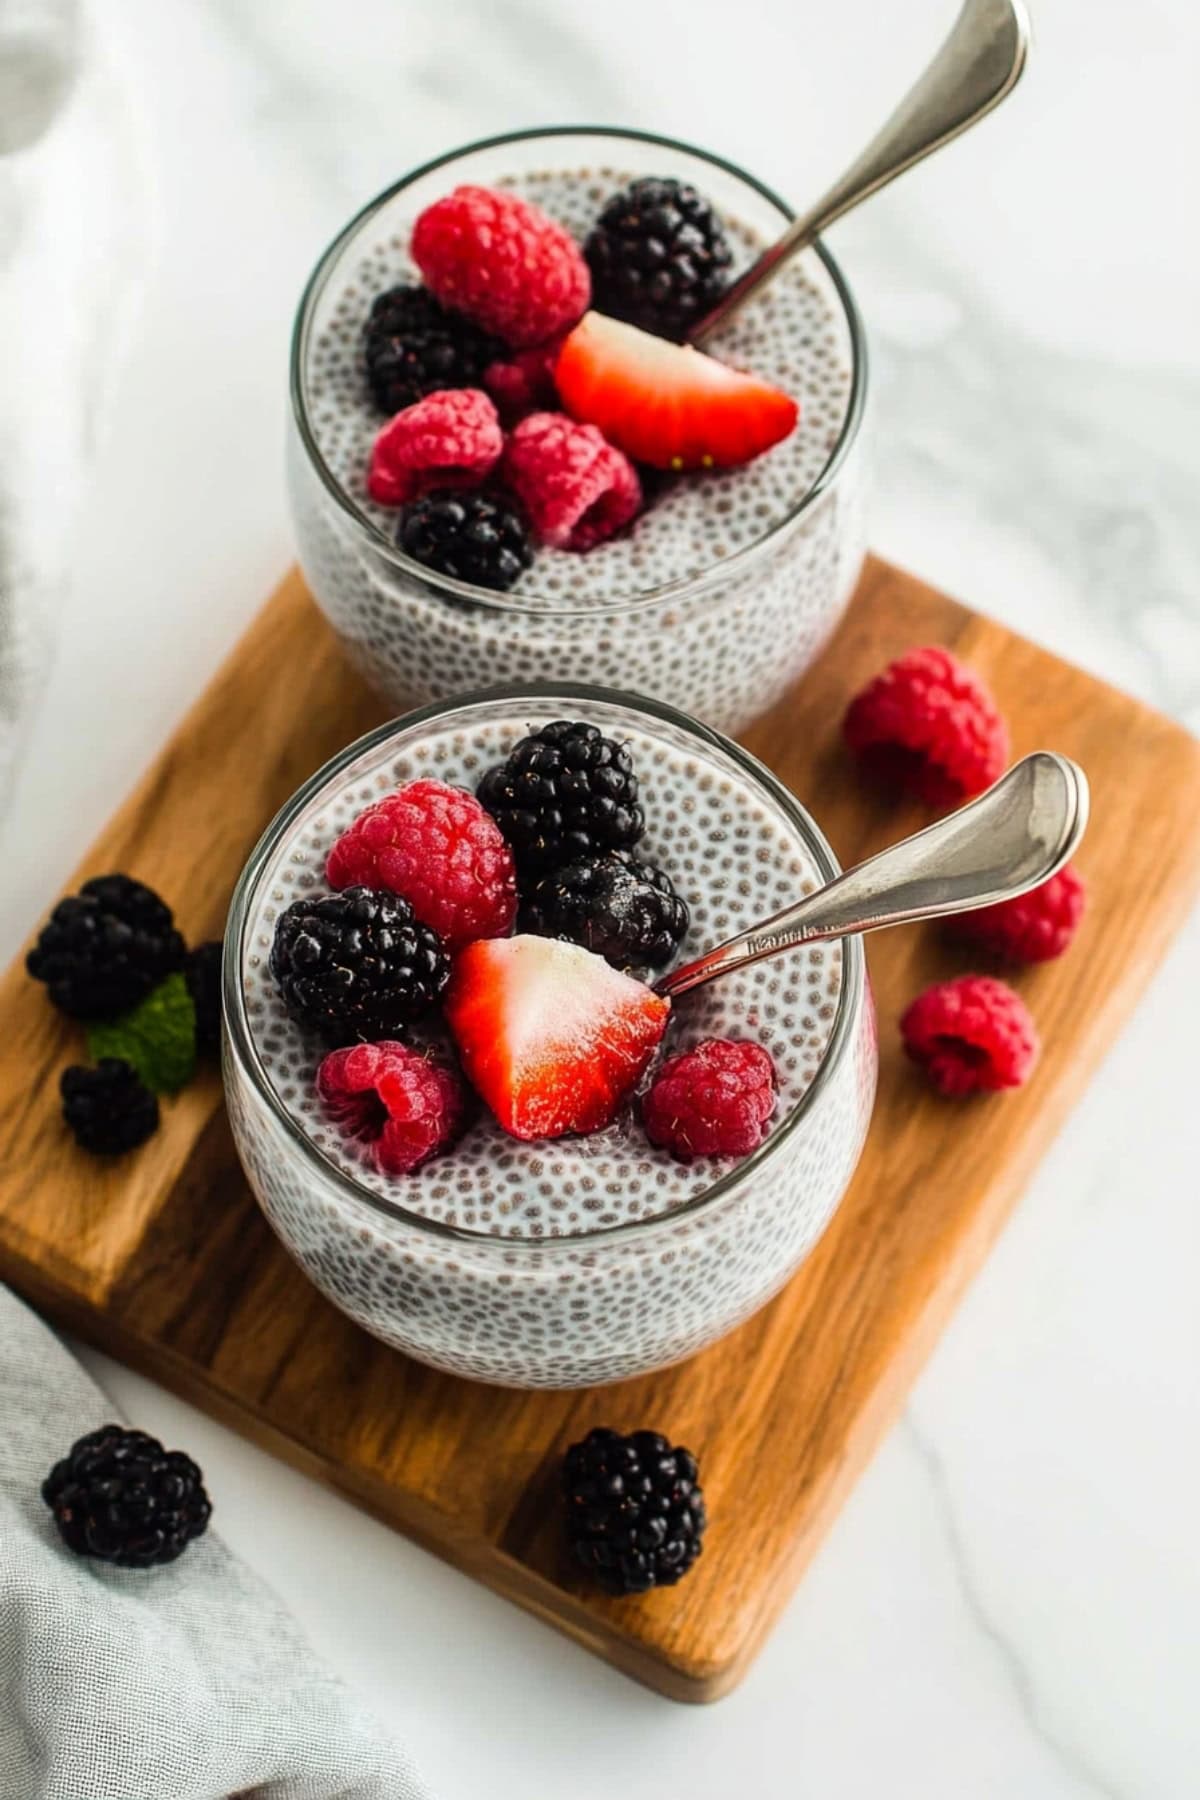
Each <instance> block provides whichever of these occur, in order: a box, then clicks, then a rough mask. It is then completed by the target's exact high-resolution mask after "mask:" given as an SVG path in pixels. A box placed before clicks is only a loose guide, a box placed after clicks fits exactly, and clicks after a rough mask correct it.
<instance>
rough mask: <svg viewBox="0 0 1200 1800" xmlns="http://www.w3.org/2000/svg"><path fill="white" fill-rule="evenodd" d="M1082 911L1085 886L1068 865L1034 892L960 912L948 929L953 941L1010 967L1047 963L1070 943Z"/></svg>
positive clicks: (1076, 872)
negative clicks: (1002, 959)
mask: <svg viewBox="0 0 1200 1800" xmlns="http://www.w3.org/2000/svg"><path fill="white" fill-rule="evenodd" d="M1086 909H1087V885H1086V883H1085V882H1084V879H1083V876H1082V875H1080V873H1079V872H1078V870H1077V869H1076V868H1075V867H1074V866H1073V864H1071V863H1068V864H1067V865H1066V867H1065V868H1063V869H1060V870H1059V871H1058V874H1057V875H1052V876H1051V877H1050V879H1049V881H1046V882H1043V883H1042V885H1041V887H1039V888H1034V890H1033V892H1032V893H1030V894H1019V895H1018V896H1017V898H1016V899H1015V900H1001V901H1000V902H999V903H998V904H997V905H996V906H981V907H980V908H979V909H978V911H976V912H969V913H959V914H958V915H957V916H956V917H955V918H953V919H950V920H949V921H948V928H949V931H950V934H951V936H953V937H955V938H960V939H962V940H963V942H964V943H969V944H976V945H978V946H979V948H980V949H981V950H988V951H990V952H991V954H992V955H993V956H1003V957H1005V958H1007V960H1008V961H1009V962H1018V963H1039V962H1051V961H1052V960H1053V958H1054V957H1056V956H1061V955H1062V953H1063V951H1064V950H1066V949H1067V947H1068V945H1069V944H1070V943H1071V941H1072V940H1073V938H1074V936H1075V933H1076V932H1077V931H1078V929H1079V925H1080V921H1081V920H1082V918H1083V915H1084V912H1085V911H1086Z"/></svg>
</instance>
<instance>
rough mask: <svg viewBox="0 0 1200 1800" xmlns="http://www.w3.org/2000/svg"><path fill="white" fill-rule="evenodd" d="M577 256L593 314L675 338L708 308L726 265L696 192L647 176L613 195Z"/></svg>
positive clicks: (712, 217) (724, 282) (721, 287)
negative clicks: (588, 279) (586, 271)
mask: <svg viewBox="0 0 1200 1800" xmlns="http://www.w3.org/2000/svg"><path fill="white" fill-rule="evenodd" d="M583 254H584V257H585V258H586V260H587V264H588V267H589V268H590V270H591V272H592V304H593V305H594V306H595V307H596V308H597V309H598V310H599V311H600V312H604V313H609V314H610V315H611V316H612V317H613V318H616V319H627V320H628V321H629V323H630V324H631V325H639V326H641V328H642V329H643V330H644V331H653V332H656V333H657V334H658V335H659V336H660V337H668V338H674V339H676V340H682V339H683V338H685V337H686V336H687V334H688V332H689V330H690V329H691V327H692V326H693V325H696V324H698V323H699V321H700V320H701V319H702V318H703V317H704V316H705V314H706V313H708V312H711V310H712V308H713V307H714V306H715V305H716V303H717V301H718V300H719V299H720V298H721V295H722V294H723V293H724V292H725V289H726V287H727V286H728V283H729V274H730V269H731V268H732V265H733V252H732V250H731V248H730V245H729V239H728V238H727V237H726V235H725V231H724V228H723V227H722V225H721V222H720V220H719V219H718V218H717V216H716V214H715V213H714V211H713V209H712V207H711V206H710V205H709V203H708V201H707V200H706V199H705V198H704V196H703V195H702V194H700V193H698V192H697V191H696V189H695V188H694V187H691V186H690V185H689V184H688V183H686V182H682V181H673V180H669V179H662V178H659V177H657V176H653V175H647V176H643V177H642V178H641V179H640V180H638V181H634V182H631V183H630V185H629V186H628V187H627V188H623V189H622V191H621V192H620V193H619V194H614V195H613V198H612V199H611V200H609V201H608V203H607V204H606V206H605V208H604V210H603V212H602V213H601V214H600V217H599V218H598V219H597V221H596V223H595V225H594V226H593V227H592V229H591V231H590V232H589V233H588V237H587V241H586V243H585V244H584V247H583Z"/></svg>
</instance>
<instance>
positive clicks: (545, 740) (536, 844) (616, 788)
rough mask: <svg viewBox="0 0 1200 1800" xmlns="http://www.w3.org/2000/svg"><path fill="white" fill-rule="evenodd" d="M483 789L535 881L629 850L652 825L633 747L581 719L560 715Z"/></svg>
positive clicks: (520, 864) (521, 867)
mask: <svg viewBox="0 0 1200 1800" xmlns="http://www.w3.org/2000/svg"><path fill="white" fill-rule="evenodd" d="M477 792H478V795H479V799H480V802H481V803H482V804H483V805H484V806H485V807H486V808H487V810H488V812H490V813H491V815H492V817H493V818H494V819H495V821H496V823H497V825H499V827H500V829H501V831H502V832H503V833H504V836H505V837H506V838H507V840H508V844H509V848H510V849H511V850H512V853H513V856H514V858H515V859H516V864H517V871H518V874H519V875H520V876H522V877H523V878H524V879H525V880H527V881H528V880H533V879H535V878H536V877H537V876H539V875H542V874H544V873H545V872H546V871H547V870H548V869H556V868H558V867H560V866H561V865H562V864H563V863H569V862H577V861H578V860H579V859H580V858H582V857H592V856H598V855H600V854H601V853H602V852H603V851H605V850H626V849H629V848H630V846H631V845H633V844H636V843H637V841H638V839H639V838H640V837H641V835H642V832H643V831H644V830H645V828H646V820H645V815H644V814H643V812H642V809H641V807H640V806H639V805H638V797H637V796H638V783H637V776H636V775H635V774H634V772H633V759H632V757H631V756H630V754H629V751H628V749H627V748H626V746H625V745H624V744H618V743H616V742H615V741H614V740H613V739H612V738H606V737H604V736H602V735H601V733H600V731H599V729H598V728H597V727H596V726H595V725H586V724H584V723H583V722H582V721H580V720H570V719H556V720H555V721H554V723H553V724H551V725H543V726H542V728H541V730H540V731H534V732H532V733H531V734H530V735H529V736H528V737H523V738H522V739H521V741H520V742H519V743H518V744H517V745H516V746H515V747H514V748H513V750H512V752H511V754H510V755H509V757H508V760H507V761H506V762H502V763H497V764H496V766H495V767H494V768H492V769H489V770H488V772H487V774H486V775H485V776H484V777H483V780H482V781H481V782H480V783H479V787H478V790H477Z"/></svg>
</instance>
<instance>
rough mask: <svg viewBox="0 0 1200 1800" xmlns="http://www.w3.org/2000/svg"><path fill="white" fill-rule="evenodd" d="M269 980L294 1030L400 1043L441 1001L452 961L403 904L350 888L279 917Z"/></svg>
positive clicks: (301, 903) (341, 1040) (343, 1039)
mask: <svg viewBox="0 0 1200 1800" xmlns="http://www.w3.org/2000/svg"><path fill="white" fill-rule="evenodd" d="M271 973H272V975H273V976H274V977H275V981H276V983H277V985H278V988H279V991H280V994H281V995H282V997H283V1002H284V1005H285V1006H286V1007H287V1009H288V1011H289V1013H290V1014H291V1015H292V1017H293V1018H294V1019H295V1020H296V1022H297V1024H299V1025H304V1026H307V1027H308V1028H309V1029H310V1030H312V1031H316V1032H318V1033H319V1034H320V1035H321V1037H322V1038H323V1039H324V1040H325V1042H326V1043H328V1044H331V1045H343V1044H351V1043H354V1042H355V1041H356V1040H360V1039H361V1040H364V1041H372V1040H378V1039H380V1038H398V1037H400V1036H401V1035H402V1034H403V1031H404V1029H405V1027H407V1026H409V1025H411V1024H413V1023H414V1021H415V1020H417V1019H419V1018H421V1016H422V1015H423V1014H424V1013H427V1012H428V1011H429V1010H430V1008H431V1007H432V1006H434V1005H435V1003H436V1002H437V1000H438V999H439V998H440V997H441V993H442V990H443V988H444V987H445V985H446V983H447V981H448V980H449V978H450V959H449V957H448V956H447V955H446V951H445V948H444V946H443V944H442V940H441V939H440V938H439V937H438V935H437V933H436V932H435V931H431V930H430V929H429V927H428V926H427V925H422V924H420V923H418V921H417V920H416V919H415V918H414V917H413V910H412V907H411V906H410V905H409V904H408V901H407V900H402V899H401V898H400V896H399V895H398V894H390V893H384V892H382V891H381V890H377V889H374V888H365V887H350V888H346V889H344V890H343V892H342V893H340V894H327V895H324V896H322V897H321V898H319V899H315V900H314V899H300V900H294V901H293V902H292V904H291V906H289V907H288V908H287V910H286V912H284V913H282V914H281V915H280V918H279V921H278V923H277V924H276V927H275V936H274V940H273V942H272V945H271Z"/></svg>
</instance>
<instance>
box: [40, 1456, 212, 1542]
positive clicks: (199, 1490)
mask: <svg viewBox="0 0 1200 1800" xmlns="http://www.w3.org/2000/svg"><path fill="white" fill-rule="evenodd" d="M42 1499H43V1500H44V1501H45V1502H46V1505H47V1506H48V1507H49V1508H50V1510H51V1512H52V1513H53V1514H54V1523H55V1524H56V1525H57V1526H58V1529H59V1534H60V1535H61V1537H62V1539H63V1542H64V1543H65V1544H66V1545H67V1547H68V1549H70V1550H74V1552H75V1553H76V1555H77V1556H94V1557H97V1558H98V1559H99V1560H100V1561H101V1562H107V1563H116V1564H117V1566H118V1568H122V1569H149V1568H152V1567H153V1566H154V1564H155V1563H169V1562H174V1561H175V1558H176V1557H177V1556H181V1555H182V1554H183V1552H184V1551H185V1550H186V1549H187V1547H188V1545H189V1544H190V1543H191V1541H192V1539H193V1538H198V1537H200V1536H201V1535H202V1534H203V1532H204V1531H205V1529H206V1527H207V1525H208V1521H209V1519H210V1518H211V1517H212V1506H211V1504H210V1502H209V1498H208V1495H207V1494H206V1493H205V1491H204V1477H203V1476H202V1475H201V1473H200V1471H199V1469H198V1468H197V1467H196V1465H195V1463H194V1462H193V1461H192V1459H191V1457H190V1456H185V1455H184V1453H183V1451H182V1450H164V1449H163V1447H162V1445H161V1444H160V1443H159V1441H158V1439H157V1438H152V1437H149V1436H148V1435H147V1433H146V1432H144V1431H127V1430H126V1428H125V1427H124V1426H123V1425H102V1426H101V1427H100V1429H99V1431H89V1432H88V1434H87V1436H86V1437H81V1438H80V1439H79V1440H78V1442H77V1443H75V1444H73V1445H72V1446H71V1449H70V1452H69V1453H68V1454H67V1455H66V1456H64V1457H63V1459H62V1461H61V1462H57V1463H55V1465H54V1467H53V1468H52V1469H51V1471H50V1473H49V1474H48V1475H47V1477H46V1479H45V1481H43V1483H42Z"/></svg>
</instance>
